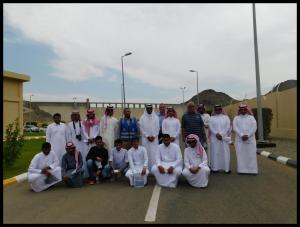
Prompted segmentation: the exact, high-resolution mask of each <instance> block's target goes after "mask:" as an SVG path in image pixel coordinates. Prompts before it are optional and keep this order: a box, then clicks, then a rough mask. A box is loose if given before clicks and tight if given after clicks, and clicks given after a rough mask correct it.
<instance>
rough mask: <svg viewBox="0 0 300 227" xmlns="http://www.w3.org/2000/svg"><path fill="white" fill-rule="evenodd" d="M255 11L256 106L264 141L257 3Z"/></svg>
mask: <svg viewBox="0 0 300 227" xmlns="http://www.w3.org/2000/svg"><path fill="white" fill-rule="evenodd" d="M252 9H253V31H254V51H255V72H256V104H257V120H258V122H257V123H258V124H257V126H258V140H259V141H263V139H264V138H263V122H262V108H261V91H260V75H259V59H258V47H257V31H256V15H255V3H252Z"/></svg>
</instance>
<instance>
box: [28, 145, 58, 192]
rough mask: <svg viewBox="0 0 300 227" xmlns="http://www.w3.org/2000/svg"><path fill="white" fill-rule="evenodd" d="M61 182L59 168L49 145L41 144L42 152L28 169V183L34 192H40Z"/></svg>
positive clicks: (35, 157) (34, 158)
mask: <svg viewBox="0 0 300 227" xmlns="http://www.w3.org/2000/svg"><path fill="white" fill-rule="evenodd" d="M60 181H61V167H60V166H59V160H58V158H57V156H56V154H55V153H54V152H53V151H51V144H50V143H48V142H45V143H43V145H42V152H40V153H38V154H36V155H35V156H34V157H33V159H32V161H31V163H30V165H29V168H28V182H29V184H30V186H31V188H32V190H33V191H35V192H41V191H43V190H45V189H47V188H49V187H50V186H52V185H54V184H56V183H58V182H60Z"/></svg>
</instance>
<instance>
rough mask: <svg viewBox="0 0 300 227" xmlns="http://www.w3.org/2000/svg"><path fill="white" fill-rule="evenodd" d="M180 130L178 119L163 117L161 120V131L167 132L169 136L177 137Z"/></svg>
mask: <svg viewBox="0 0 300 227" xmlns="http://www.w3.org/2000/svg"><path fill="white" fill-rule="evenodd" d="M180 130H181V126H180V121H179V120H178V119H177V118H175V117H168V118H165V119H164V120H163V122H162V133H163V134H169V135H170V136H171V137H174V138H177V137H179V134H180Z"/></svg>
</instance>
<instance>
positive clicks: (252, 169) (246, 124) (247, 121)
mask: <svg viewBox="0 0 300 227" xmlns="http://www.w3.org/2000/svg"><path fill="white" fill-rule="evenodd" d="M256 129H257V124H256V120H255V118H254V117H253V114H252V112H251V110H250V109H248V107H247V105H240V106H239V112H238V115H237V116H235V118H234V119H233V130H234V132H235V150H236V157H237V172H238V173H247V174H257V173H258V169H257V157H256V139H255V132H256Z"/></svg>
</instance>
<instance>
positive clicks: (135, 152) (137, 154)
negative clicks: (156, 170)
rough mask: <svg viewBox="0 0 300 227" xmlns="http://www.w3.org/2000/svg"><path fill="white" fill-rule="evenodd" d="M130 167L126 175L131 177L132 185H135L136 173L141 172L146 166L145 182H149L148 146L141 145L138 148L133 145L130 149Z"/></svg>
mask: <svg viewBox="0 0 300 227" xmlns="http://www.w3.org/2000/svg"><path fill="white" fill-rule="evenodd" d="M128 161H129V169H128V171H127V172H126V174H125V176H126V177H127V178H128V179H129V181H130V185H131V186H133V185H134V183H133V176H134V174H135V173H141V172H142V170H143V168H144V167H146V168H147V169H146V174H145V175H144V184H147V176H148V174H149V170H148V155H147V151H146V148H145V147H143V146H139V147H138V149H135V148H134V147H132V148H131V149H129V151H128Z"/></svg>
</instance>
